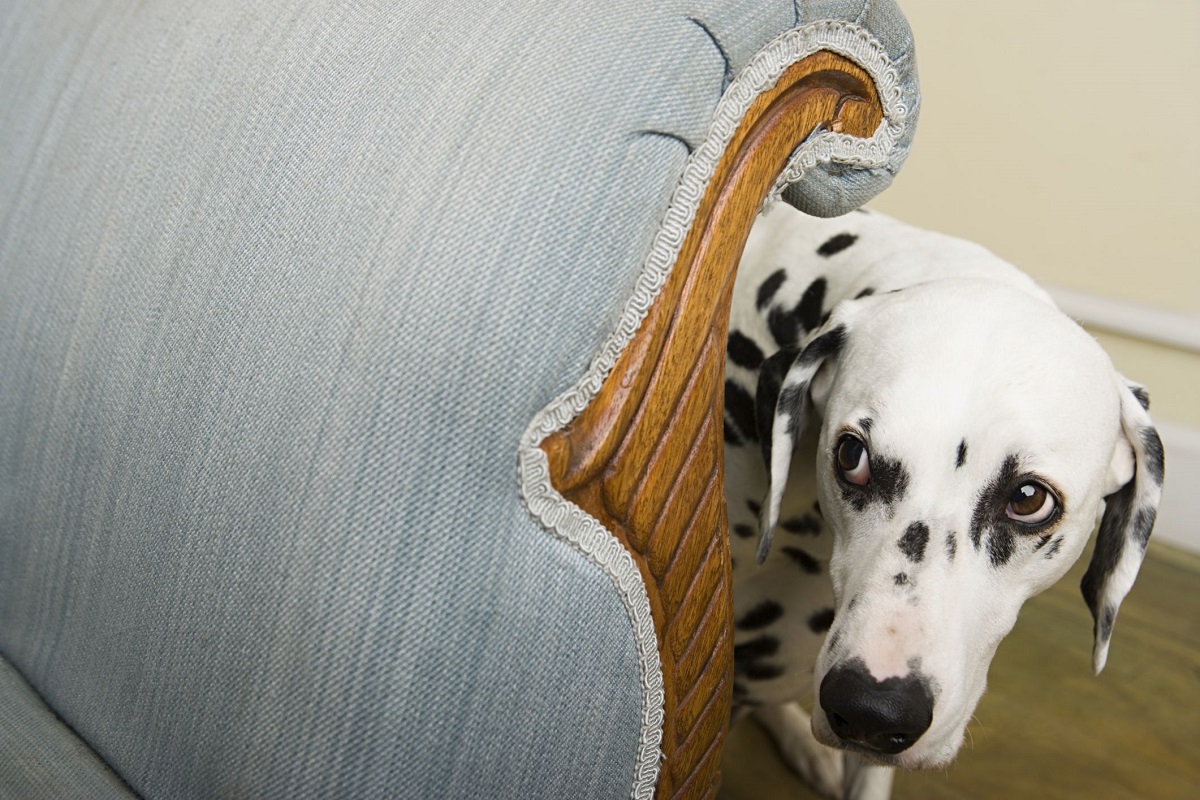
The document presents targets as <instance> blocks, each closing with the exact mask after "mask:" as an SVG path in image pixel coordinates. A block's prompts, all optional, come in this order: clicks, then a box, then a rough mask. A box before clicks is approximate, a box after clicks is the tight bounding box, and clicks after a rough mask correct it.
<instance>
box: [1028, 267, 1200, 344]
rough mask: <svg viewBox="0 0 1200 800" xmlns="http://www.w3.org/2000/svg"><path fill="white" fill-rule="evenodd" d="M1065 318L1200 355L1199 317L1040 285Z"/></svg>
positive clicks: (1060, 287) (1091, 293)
mask: <svg viewBox="0 0 1200 800" xmlns="http://www.w3.org/2000/svg"><path fill="white" fill-rule="evenodd" d="M1042 288H1043V289H1045V290H1046V291H1047V292H1049V293H1050V296H1051V297H1052V298H1054V302H1055V304H1056V305H1057V306H1058V307H1059V308H1061V309H1062V310H1063V313H1065V314H1066V315H1067V316H1069V317H1072V318H1074V319H1076V320H1078V321H1079V322H1081V323H1083V324H1084V325H1087V326H1088V327H1091V328H1095V329H1097V330H1102V331H1108V332H1109V333H1119V334H1122V335H1125V336H1132V337H1133V338H1135V339H1144V340H1146V341H1149V342H1155V343H1157V344H1162V345H1167V346H1168V347H1175V348H1178V349H1180V350H1186V351H1188V352H1190V353H1200V314H1189V313H1186V312H1183V311H1172V310H1169V309H1165V308H1161V307H1158V306H1148V305H1145V304H1142V303H1134V302H1132V301H1129V300H1122V299H1120V298H1116V297H1108V296H1106V295H1101V294H1095V293H1093V292H1083V291H1080V290H1078V289H1068V288H1067V287H1065V286H1055V285H1052V284H1043V285H1042Z"/></svg>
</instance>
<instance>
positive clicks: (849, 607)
mask: <svg viewBox="0 0 1200 800" xmlns="http://www.w3.org/2000/svg"><path fill="white" fill-rule="evenodd" d="M856 605H858V595H854V597H851V598H850V602H849V603H848V604H847V605H846V610H847V611H853V610H854V607H855V606H856Z"/></svg>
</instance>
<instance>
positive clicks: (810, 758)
mask: <svg viewBox="0 0 1200 800" xmlns="http://www.w3.org/2000/svg"><path fill="white" fill-rule="evenodd" d="M754 718H755V719H756V720H758V722H759V724H761V725H762V726H763V727H764V728H766V729H767V731H768V732H769V733H770V734H771V738H772V739H774V740H775V745H776V746H777V747H778V748H779V753H780V755H782V756H783V760H784V762H785V763H787V765H788V766H789V767H791V768H792V770H793V771H794V772H795V773H796V774H797V775H799V776H800V777H801V778H802V779H803V780H804V782H805V783H807V784H808V785H809V786H811V787H812V788H813V790H814V791H816V792H817V793H818V794H820V795H821V796H822V797H827V798H830V800H842V782H843V778H844V769H845V768H844V766H843V759H842V753H841V752H840V751H838V750H834V749H832V748H829V747H826V746H825V745H823V744H821V743H820V742H818V741H817V740H816V739H815V738H813V734H812V725H811V723H810V720H809V717H808V714H807V713H805V711H804V709H802V708H801V707H800V706H799V704H797V703H784V704H783V705H778V706H763V707H762V708H758V709H756V710H755V712H754Z"/></svg>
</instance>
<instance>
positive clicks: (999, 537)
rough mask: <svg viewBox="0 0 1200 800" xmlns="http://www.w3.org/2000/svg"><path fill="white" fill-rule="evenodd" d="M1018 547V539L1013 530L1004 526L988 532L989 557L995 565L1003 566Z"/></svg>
mask: <svg viewBox="0 0 1200 800" xmlns="http://www.w3.org/2000/svg"><path fill="white" fill-rule="evenodd" d="M1016 549H1017V540H1016V537H1015V536H1013V534H1012V531H1008V530H1005V529H1004V528H992V530H991V532H990V533H989V534H988V557H989V558H990V559H991V560H992V566H993V567H1002V566H1004V565H1005V564H1007V563H1008V560H1009V559H1010V558H1012V554H1013V551H1014V550H1016Z"/></svg>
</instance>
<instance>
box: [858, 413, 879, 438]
mask: <svg viewBox="0 0 1200 800" xmlns="http://www.w3.org/2000/svg"><path fill="white" fill-rule="evenodd" d="M874 424H875V420H873V419H871V418H870V417H863V418H862V419H860V420H859V421H858V427H860V428H862V432H863V433H865V434H867V435H868V436H869V435H870V434H871V426H872V425H874Z"/></svg>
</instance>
